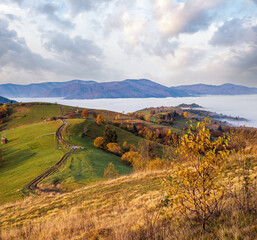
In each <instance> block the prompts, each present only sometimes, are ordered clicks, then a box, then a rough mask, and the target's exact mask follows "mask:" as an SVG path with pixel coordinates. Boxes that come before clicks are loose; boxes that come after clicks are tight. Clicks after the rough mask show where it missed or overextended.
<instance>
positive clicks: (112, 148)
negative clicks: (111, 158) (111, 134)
mask: <svg viewBox="0 0 257 240" xmlns="http://www.w3.org/2000/svg"><path fill="white" fill-rule="evenodd" d="M106 147H107V149H108V151H109V152H111V153H114V154H117V155H121V154H122V152H123V151H122V149H121V147H120V146H119V144H118V143H108V144H107V145H106Z"/></svg>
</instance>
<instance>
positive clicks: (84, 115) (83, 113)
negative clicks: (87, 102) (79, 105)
mask: <svg viewBox="0 0 257 240" xmlns="http://www.w3.org/2000/svg"><path fill="white" fill-rule="evenodd" d="M81 116H82V117H83V118H87V117H88V111H87V109H84V110H83V111H82V112H81Z"/></svg>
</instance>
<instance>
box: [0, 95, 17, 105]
mask: <svg viewBox="0 0 257 240" xmlns="http://www.w3.org/2000/svg"><path fill="white" fill-rule="evenodd" d="M1 103H17V102H16V101H14V100H10V99H8V98H5V97H1V96H0V104H1Z"/></svg>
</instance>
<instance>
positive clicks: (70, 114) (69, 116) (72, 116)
mask: <svg viewBox="0 0 257 240" xmlns="http://www.w3.org/2000/svg"><path fill="white" fill-rule="evenodd" d="M67 117H68V119H72V118H76V114H75V113H74V112H71V113H69V114H68V116H67Z"/></svg>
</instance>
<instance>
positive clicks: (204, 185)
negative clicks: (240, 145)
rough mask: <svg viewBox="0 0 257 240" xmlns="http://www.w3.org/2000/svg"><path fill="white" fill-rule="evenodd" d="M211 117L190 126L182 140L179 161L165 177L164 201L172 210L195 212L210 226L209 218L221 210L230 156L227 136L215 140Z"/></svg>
mask: <svg viewBox="0 0 257 240" xmlns="http://www.w3.org/2000/svg"><path fill="white" fill-rule="evenodd" d="M207 123H208V120H205V121H203V122H199V123H198V125H197V126H196V127H194V126H192V125H190V126H189V128H188V133H187V134H185V135H184V136H183V137H181V139H180V144H179V146H178V153H179V161H173V162H172V170H171V172H170V175H169V177H168V178H167V179H166V180H165V186H166V189H167V196H166V198H165V199H164V201H163V203H164V205H165V206H166V207H169V206H171V207H172V212H173V213H174V214H175V213H176V212H177V213H178V212H179V213H182V214H185V215H186V216H189V215H188V214H189V213H191V214H193V215H195V216H196V217H197V219H198V221H199V222H200V223H201V225H202V228H203V229H205V228H206V223H207V221H208V219H209V218H210V217H211V216H212V215H213V213H214V212H215V211H216V210H217V208H218V205H219V202H220V200H221V199H222V197H223V196H224V193H225V186H224V183H223V182H222V179H221V178H222V173H223V166H224V163H225V160H226V159H227V157H228V154H229V151H228V150H227V148H226V146H227V141H228V140H227V139H225V138H224V137H219V138H217V139H215V140H212V139H211V134H210V131H209V129H208V128H207Z"/></svg>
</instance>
